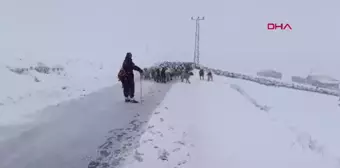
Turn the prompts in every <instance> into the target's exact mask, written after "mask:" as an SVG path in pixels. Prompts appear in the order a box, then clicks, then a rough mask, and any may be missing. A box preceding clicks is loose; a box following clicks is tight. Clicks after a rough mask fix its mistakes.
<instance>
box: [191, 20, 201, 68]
mask: <svg viewBox="0 0 340 168" xmlns="http://www.w3.org/2000/svg"><path fill="white" fill-rule="evenodd" d="M191 20H194V21H196V31H195V49H194V63H195V64H196V66H198V65H199V63H200V21H201V20H204V16H203V17H196V18H194V17H191Z"/></svg>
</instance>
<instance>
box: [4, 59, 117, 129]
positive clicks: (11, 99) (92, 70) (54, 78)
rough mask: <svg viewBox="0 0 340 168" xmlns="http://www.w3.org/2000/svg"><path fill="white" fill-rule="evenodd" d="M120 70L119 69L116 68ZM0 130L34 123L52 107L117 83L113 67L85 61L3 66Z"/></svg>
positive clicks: (16, 62) (11, 63) (17, 63)
mask: <svg viewBox="0 0 340 168" xmlns="http://www.w3.org/2000/svg"><path fill="white" fill-rule="evenodd" d="M116 69H117V68H116ZM0 74H1V76H2V79H4V80H1V87H0V127H1V126H9V125H18V124H24V123H27V122H30V121H32V120H33V119H34V118H35V117H36V114H37V111H39V110H42V109H43V108H45V107H47V106H49V105H56V104H58V103H61V102H63V101H67V100H70V99H74V98H79V97H84V96H86V95H87V94H89V93H91V92H94V91H97V90H98V89H101V88H104V87H107V86H111V85H113V84H115V83H117V79H116V72H115V69H114V66H109V65H107V64H103V63H100V62H96V61H91V60H84V59H78V60H77V59H68V60H64V62H60V63H52V62H49V63H44V62H38V61H36V62H33V61H31V62H30V61H27V60H15V61H13V62H11V61H6V62H2V64H1V65H0Z"/></svg>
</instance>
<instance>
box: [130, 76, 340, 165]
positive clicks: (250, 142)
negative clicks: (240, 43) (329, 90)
mask: <svg viewBox="0 0 340 168" xmlns="http://www.w3.org/2000/svg"><path fill="white" fill-rule="evenodd" d="M214 80H215V81H214V82H206V81H200V80H198V79H197V78H194V79H192V84H191V85H188V84H184V83H178V84H175V85H174V86H173V87H172V90H171V91H170V92H169V93H168V94H167V96H166V98H165V100H164V101H163V102H162V103H161V105H160V106H159V107H158V109H156V110H155V111H154V113H153V116H152V118H151V120H150V121H149V123H148V129H147V131H146V133H145V134H144V135H143V136H142V138H141V140H140V147H139V148H137V149H136V151H135V155H134V156H133V157H134V158H135V161H134V162H132V163H131V162H130V163H129V164H127V165H125V167H127V168H134V167H177V168H180V167H196V168H197V167H202V168H204V167H240V168H241V167H264V168H267V167H268V168H269V167H282V168H284V167H296V168H300V167H313V168H314V167H315V168H316V167H318V168H325V167H337V166H339V163H338V159H339V157H340V155H339V153H338V151H339V150H338V149H339V143H338V142H339V136H338V135H337V134H336V132H337V131H336V128H337V125H338V123H339V120H340V119H339V118H340V116H339V115H340V114H338V113H337V112H338V111H339V109H338V108H339V107H338V105H337V102H336V99H335V98H334V97H332V96H325V95H320V94H316V93H309V92H300V91H296V90H287V89H284V88H271V87H267V86H262V85H258V84H255V83H252V82H246V81H241V80H235V79H227V78H224V77H218V76H215V79H214Z"/></svg>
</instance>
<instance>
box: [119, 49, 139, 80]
mask: <svg viewBox="0 0 340 168" xmlns="http://www.w3.org/2000/svg"><path fill="white" fill-rule="evenodd" d="M122 68H123V70H124V71H125V73H126V75H127V78H128V79H134V74H133V70H135V71H139V72H140V73H142V72H143V70H142V69H141V68H140V67H138V66H137V65H135V63H133V61H132V58H131V57H130V56H128V55H127V56H126V57H125V60H124V62H123V66H122Z"/></svg>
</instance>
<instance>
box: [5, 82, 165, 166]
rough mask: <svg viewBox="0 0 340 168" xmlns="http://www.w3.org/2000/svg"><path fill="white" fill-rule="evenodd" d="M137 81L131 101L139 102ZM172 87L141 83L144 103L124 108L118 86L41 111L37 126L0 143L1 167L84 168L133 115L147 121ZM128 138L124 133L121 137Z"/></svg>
mask: <svg viewBox="0 0 340 168" xmlns="http://www.w3.org/2000/svg"><path fill="white" fill-rule="evenodd" d="M139 88H140V85H139V82H136V90H137V93H136V97H137V98H139V97H140V94H139ZM170 88H171V84H166V85H164V84H153V83H150V82H143V95H144V100H145V102H144V103H143V104H142V105H141V104H125V103H123V101H122V100H123V99H122V96H121V95H122V91H121V89H122V88H121V85H115V86H113V87H110V88H105V89H102V90H100V91H98V92H95V93H92V94H90V95H88V96H87V97H84V98H81V99H78V100H72V101H69V102H65V103H62V104H60V105H58V106H52V107H49V108H46V109H45V110H44V111H43V112H42V114H43V115H42V117H41V119H40V120H39V121H40V122H39V124H36V125H35V126H32V128H29V129H28V130H27V131H24V132H19V131H18V130H17V133H18V134H19V136H16V137H15V138H13V139H9V140H7V141H4V142H1V143H0V167H1V168H47V167H48V168H61V167H65V168H66V167H68V168H71V167H72V168H78V167H79V168H84V167H87V164H88V162H89V160H90V159H92V160H93V159H95V158H96V157H98V156H96V150H97V147H98V146H100V145H102V144H103V143H105V141H106V139H105V136H107V135H108V132H109V131H110V130H112V129H116V128H122V129H124V128H127V127H129V123H130V122H131V121H133V120H134V119H135V117H136V116H139V117H138V118H139V119H140V120H144V121H147V120H148V119H149V116H150V114H152V111H153V110H154V109H155V108H156V107H157V106H158V104H159V103H160V101H162V99H163V98H164V96H165V94H166V92H167V91H168V90H169V89H170ZM126 133H127V134H129V132H128V131H127V132H126Z"/></svg>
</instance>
